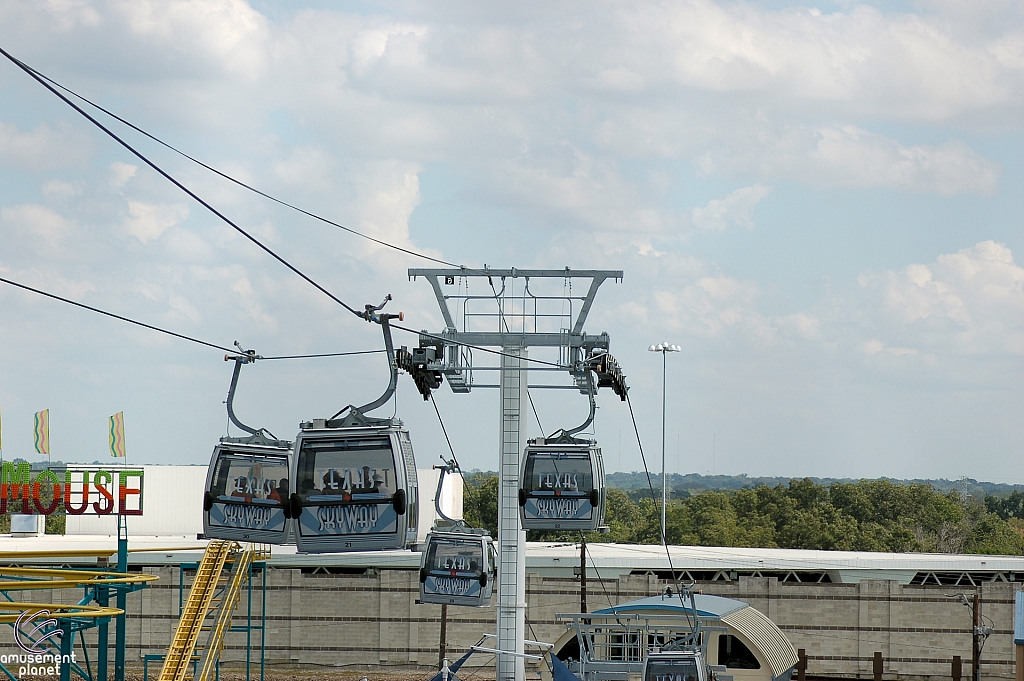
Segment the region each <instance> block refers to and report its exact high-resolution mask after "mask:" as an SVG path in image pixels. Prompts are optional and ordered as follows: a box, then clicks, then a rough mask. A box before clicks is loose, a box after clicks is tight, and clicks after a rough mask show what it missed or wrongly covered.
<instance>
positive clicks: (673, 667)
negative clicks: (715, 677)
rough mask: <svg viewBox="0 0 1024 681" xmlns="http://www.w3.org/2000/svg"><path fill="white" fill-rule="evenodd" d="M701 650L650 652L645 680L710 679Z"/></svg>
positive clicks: (684, 680)
mask: <svg viewBox="0 0 1024 681" xmlns="http://www.w3.org/2000/svg"><path fill="white" fill-rule="evenodd" d="M709 676H710V675H709V674H708V667H707V664H706V663H705V661H704V655H703V653H701V651H700V650H680V651H676V652H662V653H650V654H648V655H647V658H646V659H645V660H644V671H643V677H642V678H643V681H709V679H708V677H709Z"/></svg>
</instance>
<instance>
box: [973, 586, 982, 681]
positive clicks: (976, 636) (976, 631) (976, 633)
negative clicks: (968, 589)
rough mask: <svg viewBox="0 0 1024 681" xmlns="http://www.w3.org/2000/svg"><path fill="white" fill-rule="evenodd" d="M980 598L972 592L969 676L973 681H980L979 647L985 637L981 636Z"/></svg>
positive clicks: (976, 593)
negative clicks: (972, 619) (972, 622)
mask: <svg viewBox="0 0 1024 681" xmlns="http://www.w3.org/2000/svg"><path fill="white" fill-rule="evenodd" d="M980 601H981V598H980V597H979V595H978V592H977V591H975V592H974V600H973V602H972V603H973V606H974V607H973V610H974V613H973V614H974V628H973V629H972V630H971V632H972V634H973V635H972V637H971V641H972V645H971V665H972V666H971V675H972V676H973V677H974V681H981V647H982V646H983V645H985V637H984V636H983V635H982V628H981V602H980Z"/></svg>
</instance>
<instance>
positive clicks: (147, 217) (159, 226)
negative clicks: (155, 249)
mask: <svg viewBox="0 0 1024 681" xmlns="http://www.w3.org/2000/svg"><path fill="white" fill-rule="evenodd" d="M188 214H189V210H188V206H185V205H182V204H165V203H143V202H142V201H129V202H128V215H129V217H128V220H127V222H126V226H127V228H128V233H129V234H131V235H132V236H134V237H135V238H137V239H138V240H139V241H141V242H142V243H148V242H150V241H153V240H154V239H159V238H160V235H161V234H163V233H164V232H165V231H166V230H167V229H168V228H170V227H173V226H174V225H176V224H178V223H179V222H181V221H182V220H184V219H185V218H187V217H188Z"/></svg>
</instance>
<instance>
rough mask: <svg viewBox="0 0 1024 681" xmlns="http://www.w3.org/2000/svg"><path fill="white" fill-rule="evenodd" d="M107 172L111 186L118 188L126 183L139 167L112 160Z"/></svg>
mask: <svg viewBox="0 0 1024 681" xmlns="http://www.w3.org/2000/svg"><path fill="white" fill-rule="evenodd" d="M107 172H108V175H109V178H110V186H111V188H113V189H120V188H121V187H123V186H125V185H126V184H128V181H129V180H131V179H132V178H133V177H135V174H136V173H138V172H139V167H138V166H134V165H132V164H131V163H121V162H120V161H114V162H113V163H111V164H110V168H109V169H108V171H107Z"/></svg>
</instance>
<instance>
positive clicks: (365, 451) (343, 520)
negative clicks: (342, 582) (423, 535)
mask: <svg viewBox="0 0 1024 681" xmlns="http://www.w3.org/2000/svg"><path fill="white" fill-rule="evenodd" d="M291 479H292V480H293V481H294V483H295V491H294V492H293V496H292V498H291V502H290V509H291V514H292V517H294V518H297V521H298V522H297V523H296V537H295V543H296V547H297V548H298V550H299V551H300V552H304V553H325V552H343V551H368V550H381V549H403V548H405V547H406V546H408V545H409V544H412V543H415V541H416V530H417V501H418V499H417V497H418V490H417V483H416V461H415V459H414V457H413V451H412V442H411V440H410V439H409V431H407V430H405V429H404V428H403V427H402V426H401V422H399V421H397V420H396V421H393V422H391V425H381V426H365V427H362V426H361V427H341V428H330V427H327V423H326V422H324V421H312V422H309V423H304V424H302V430H301V431H300V432H299V434H298V436H297V438H296V441H295V461H294V463H293V473H292V476H291Z"/></svg>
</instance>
